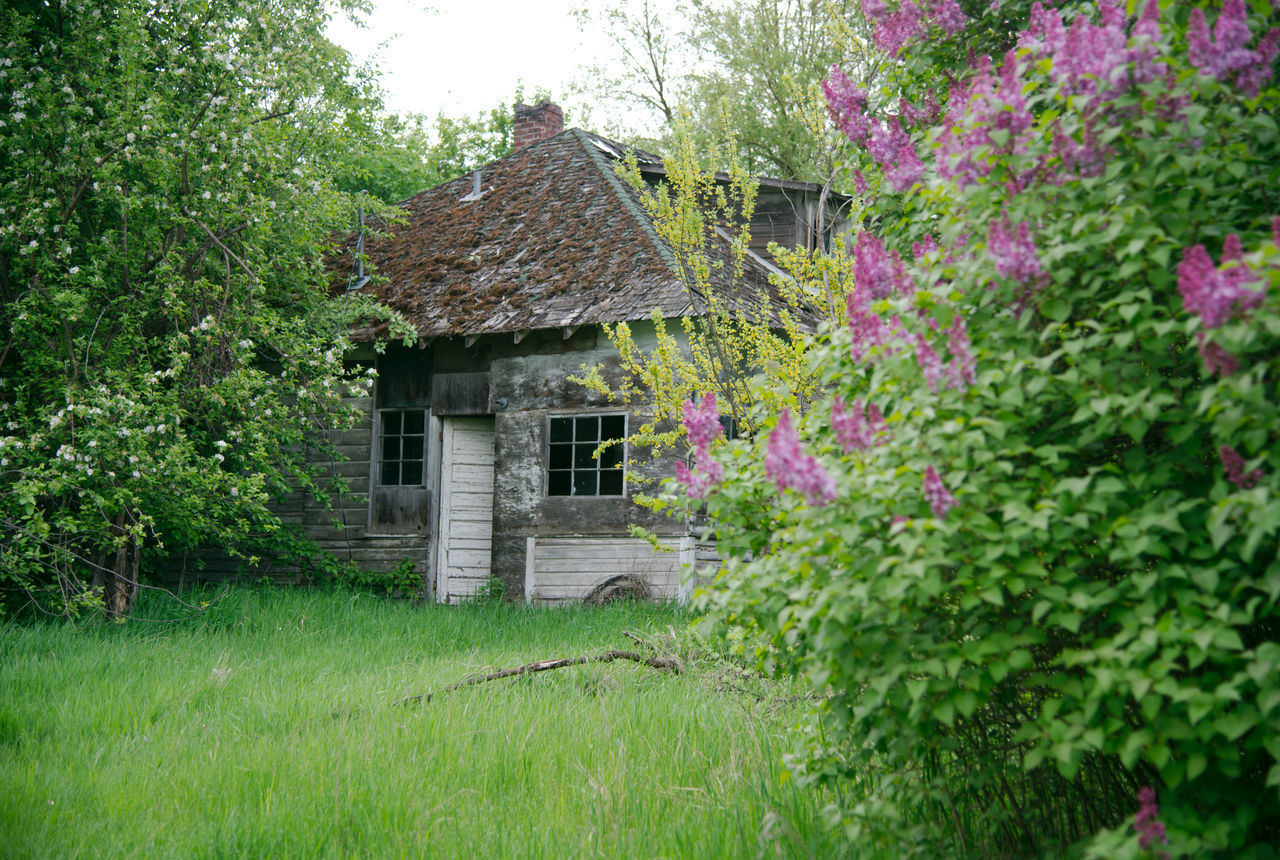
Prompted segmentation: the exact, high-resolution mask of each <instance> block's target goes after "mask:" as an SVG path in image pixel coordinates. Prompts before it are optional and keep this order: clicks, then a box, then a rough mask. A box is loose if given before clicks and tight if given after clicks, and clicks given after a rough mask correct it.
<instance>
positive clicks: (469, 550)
mask: <svg viewBox="0 0 1280 860" xmlns="http://www.w3.org/2000/svg"><path fill="white" fill-rule="evenodd" d="M441 424H442V426H441V436H442V438H441V445H440V523H439V529H438V530H437V531H436V535H437V536H438V540H437V550H436V599H437V600H439V601H440V602H442V603H456V602H458V601H459V600H462V599H465V598H468V597H470V596H471V595H473V594H475V593H476V590H477V589H479V588H480V587H481V586H483V585H484V584H485V583H486V582H488V581H489V570H490V559H491V558H492V551H493V419H492V418H443V419H441Z"/></svg>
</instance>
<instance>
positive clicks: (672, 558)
mask: <svg viewBox="0 0 1280 860" xmlns="http://www.w3.org/2000/svg"><path fill="white" fill-rule="evenodd" d="M664 543H665V544H666V545H667V546H669V547H670V548H671V550H672V551H670V552H660V551H658V550H655V549H654V548H653V547H652V546H650V545H649V543H648V542H647V541H643V540H640V539H638V538H633V537H622V536H616V537H614V536H595V535H592V536H586V535H583V536H566V537H531V538H528V540H527V542H526V556H525V601H526V602H529V603H538V604H544V605H552V604H556V603H561V602H564V601H573V600H582V599H583V598H585V597H587V596H589V595H590V594H591V593H592V591H594V590H595V589H596V588H597V587H598V586H600V585H602V584H604V583H606V582H608V581H609V580H610V579H613V578H614V577H616V576H623V575H626V576H634V577H636V578H637V579H640V580H642V581H644V583H645V584H646V585H647V586H648V588H649V591H650V593H651V594H652V595H653V596H654V597H656V598H658V599H660V600H679V599H683V598H684V596H685V593H684V591H683V590H682V589H681V577H682V568H683V564H684V563H685V562H686V561H687V560H688V553H687V552H684V551H682V550H683V549H684V547H683V543H684V542H683V541H681V540H680V539H679V538H668V539H666V540H665V541H664Z"/></svg>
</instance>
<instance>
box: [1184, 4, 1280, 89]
mask: <svg viewBox="0 0 1280 860" xmlns="http://www.w3.org/2000/svg"><path fill="white" fill-rule="evenodd" d="M1249 38H1250V33H1249V18H1248V14H1247V13H1246V11H1245V7H1244V0H1223V4H1222V11H1221V12H1220V13H1218V20H1217V22H1216V23H1215V24H1214V25H1213V36H1212V38H1211V37H1210V36H1209V25H1208V23H1207V22H1206V21H1205V17H1204V10H1203V9H1200V8H1199V7H1197V8H1195V9H1192V10H1191V20H1190V21H1189V22H1188V23H1187V53H1188V56H1189V58H1190V59H1191V63H1192V64H1193V65H1194V66H1195V67H1196V68H1197V69H1199V70H1200V72H1201V73H1202V74H1205V75H1210V76H1212V77H1214V78H1217V79H1218V80H1219V81H1222V82H1223V83H1227V82H1228V81H1229V80H1230V79H1231V78H1232V76H1233V75H1234V76H1235V83H1236V85H1237V86H1239V87H1240V90H1241V92H1243V93H1244V94H1245V95H1246V96H1248V97H1250V98H1252V97H1254V96H1256V95H1257V94H1258V90H1259V89H1260V88H1261V86H1262V84H1263V83H1264V82H1265V81H1266V80H1267V79H1268V78H1270V77H1271V64H1272V62H1273V61H1274V60H1275V58H1276V53H1277V49H1278V48H1280V30H1274V29H1273V30H1271V31H1269V32H1268V33H1267V34H1266V35H1265V36H1264V37H1263V38H1262V40H1261V41H1260V42H1259V43H1258V47H1257V48H1256V49H1254V50H1249V49H1248V48H1246V47H1245V45H1247V44H1248V43H1249Z"/></svg>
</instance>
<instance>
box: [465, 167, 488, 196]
mask: <svg viewBox="0 0 1280 860" xmlns="http://www.w3.org/2000/svg"><path fill="white" fill-rule="evenodd" d="M481 173H482V171H480V170H477V171H476V172H475V173H473V174H471V193H470V194H468V195H467V196H466V197H463V198H462V202H463V203H474V202H475V201H477V200H479V199H480V198H481V197H483V196H484V192H483V191H481V190H480V174H481Z"/></svg>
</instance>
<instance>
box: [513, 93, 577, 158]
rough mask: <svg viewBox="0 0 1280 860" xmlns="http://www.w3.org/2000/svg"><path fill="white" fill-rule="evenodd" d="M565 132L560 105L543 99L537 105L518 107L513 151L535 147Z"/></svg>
mask: <svg viewBox="0 0 1280 860" xmlns="http://www.w3.org/2000/svg"><path fill="white" fill-rule="evenodd" d="M562 131H564V111H562V110H561V109H560V105H557V104H552V103H551V102H550V101H549V100H548V99H543V100H542V101H540V102H538V103H537V104H536V105H532V106H530V105H516V117H515V129H514V132H513V134H512V138H513V139H512V146H511V148H512V149H513V150H521V149H524V148H525V147H526V146H533V144H535V143H537V142H538V141H540V140H546V139H547V138H549V137H552V136H553V135H557V134H559V133H560V132H562Z"/></svg>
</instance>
